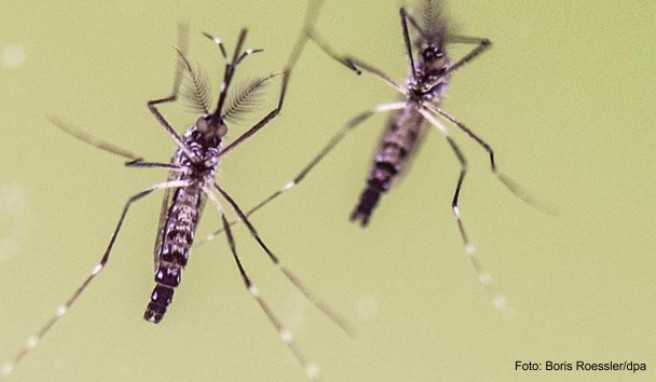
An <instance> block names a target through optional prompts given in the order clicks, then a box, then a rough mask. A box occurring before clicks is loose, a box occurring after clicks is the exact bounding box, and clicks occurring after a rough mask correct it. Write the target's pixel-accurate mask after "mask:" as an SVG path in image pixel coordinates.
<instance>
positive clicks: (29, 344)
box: [0, 180, 189, 379]
mask: <svg viewBox="0 0 656 382" xmlns="http://www.w3.org/2000/svg"><path fill="white" fill-rule="evenodd" d="M188 185H189V182H187V181H177V180H176V181H169V182H163V183H159V184H156V185H154V186H152V187H149V188H147V189H145V190H143V191H141V192H139V193H137V194H135V195H133V196H132V197H130V199H128V201H127V203H126V204H125V206H124V207H123V212H122V213H121V217H120V218H119V220H118V223H117V224H116V228H114V232H112V236H111V238H110V240H109V244H108V245H107V249H105V252H104V253H103V255H102V257H101V258H100V261H98V263H97V264H96V265H95V266H94V267H93V269H92V270H91V273H90V274H89V276H87V278H86V279H85V280H84V282H83V283H82V284H80V286H79V287H78V288H77V289H76V290H75V292H74V293H73V294H72V295H71V296H70V297H69V298H68V299H67V300H66V301H64V303H62V304H61V305H59V306H58V307H57V310H55V313H54V314H53V315H52V316H51V317H50V319H48V321H46V323H45V324H44V325H43V326H42V327H41V328H40V329H39V330H38V331H37V332H36V333H35V334H33V335H31V336H30V337H29V338H28V339H27V341H26V342H25V344H24V345H23V347H21V348H20V349H19V350H18V352H17V353H16V355H15V356H14V358H13V359H12V360H11V361H10V362H8V363H6V364H5V365H4V366H3V367H2V369H1V370H0V379H3V378H4V377H6V376H8V375H9V374H11V372H12V371H13V370H14V368H15V367H16V365H18V364H19V363H20V362H21V361H22V360H23V358H24V357H25V356H26V355H27V354H28V353H30V352H31V351H32V350H33V349H34V348H35V347H36V346H37V345H38V344H39V342H41V339H42V338H43V337H44V336H45V335H46V334H47V333H48V332H49V331H50V329H52V327H53V326H54V325H55V324H56V323H57V322H58V321H59V320H60V319H61V318H62V317H63V316H64V315H66V313H68V311H69V310H70V308H71V306H73V304H74V303H75V302H76V301H77V299H78V297H80V295H81V294H82V292H84V290H85V289H86V288H87V287H88V286H89V284H90V283H91V282H92V281H93V280H94V279H95V278H96V276H98V274H99V273H100V272H101V271H102V270H103V269H105V266H106V265H107V262H108V261H109V256H110V254H111V252H112V248H113V247H114V242H115V241H116V238H117V236H118V233H119V231H120V230H121V226H122V225H123V221H124V220H125V216H126V215H127V213H128V210H129V209H130V206H131V205H132V203H134V202H136V201H138V200H139V199H141V198H143V197H144V196H146V195H148V194H150V193H151V192H153V191H156V190H162V189H166V188H179V187H186V186H188Z"/></svg>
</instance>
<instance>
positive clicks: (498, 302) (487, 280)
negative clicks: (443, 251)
mask: <svg viewBox="0 0 656 382" xmlns="http://www.w3.org/2000/svg"><path fill="white" fill-rule="evenodd" d="M419 112H420V113H421V114H422V115H423V116H424V118H425V119H426V120H427V121H428V122H429V123H430V124H431V125H433V126H434V127H436V128H437V129H438V130H439V131H440V133H441V134H442V135H444V137H445V138H446V140H447V142H449V146H450V147H451V149H452V150H453V152H454V154H455V156H456V158H457V159H458V162H459V163H460V175H459V176H458V182H457V184H456V189H455V192H454V194H453V200H452V202H451V211H452V212H453V216H454V217H455V219H456V223H457V224H458V230H459V231H460V236H461V238H462V242H463V246H464V249H465V253H466V254H467V257H468V258H469V260H470V261H471V263H472V266H473V267H474V271H475V272H476V275H477V277H478V281H479V282H480V283H481V284H482V285H483V287H484V288H485V291H486V292H487V294H488V296H489V298H490V302H491V303H492V306H494V307H495V308H496V309H498V310H499V311H501V312H502V313H503V314H504V316H505V317H506V318H508V319H511V318H513V317H514V316H515V310H514V309H513V308H512V307H511V306H510V305H508V302H507V299H506V297H505V295H504V294H503V293H502V292H501V291H500V290H499V288H498V287H497V286H496V285H495V284H494V282H493V281H494V280H493V279H492V274H491V273H490V272H489V271H488V269H487V267H486V266H485V264H484V263H483V261H482V260H481V258H480V257H478V256H477V255H476V247H475V246H474V244H473V243H472V242H471V241H470V240H469V236H468V235H467V231H466V230H465V225H464V223H463V220H462V216H461V213H460V206H459V204H458V203H459V199H460V191H461V189H462V184H463V181H464V179H465V175H466V173H467V160H466V158H465V156H464V155H463V154H462V151H461V150H460V148H459V147H458V145H457V144H456V142H455V141H454V140H453V139H452V138H451V136H450V134H449V131H448V130H447V128H446V127H445V126H444V125H443V124H442V123H441V122H440V121H439V120H438V119H437V118H435V117H434V116H433V115H432V114H431V113H430V112H429V111H428V110H425V109H420V110H419Z"/></svg>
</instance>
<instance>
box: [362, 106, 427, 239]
mask: <svg viewBox="0 0 656 382" xmlns="http://www.w3.org/2000/svg"><path fill="white" fill-rule="evenodd" d="M422 122H423V117H422V116H421V114H420V113H419V112H418V111H417V109H416V108H415V106H414V105H413V104H408V106H406V108H405V109H403V110H402V111H400V112H399V113H397V114H395V115H394V116H392V117H391V118H390V121H389V124H388V127H387V131H386V132H385V135H384V136H383V140H382V142H381V145H380V148H379V150H378V152H377V154H376V160H375V161H374V165H373V167H372V169H371V171H370V172H369V177H368V178H367V187H366V188H365V190H364V192H362V195H361V196H360V201H359V203H358V205H357V206H356V207H355V209H354V210H353V213H352V214H351V220H352V221H355V220H360V223H361V224H362V225H363V226H365V225H367V224H368V223H369V219H370V217H371V214H372V212H373V210H374V208H375V207H376V204H378V199H379V198H380V196H381V194H382V193H383V192H386V191H387V190H389V188H390V186H391V185H392V181H393V180H394V179H395V178H396V176H397V175H398V174H399V173H400V172H401V171H402V170H403V167H404V165H405V164H406V163H407V161H408V159H409V158H410V157H411V156H412V155H413V154H414V149H415V147H416V144H417V139H418V138H419V135H420V134H421V129H422Z"/></svg>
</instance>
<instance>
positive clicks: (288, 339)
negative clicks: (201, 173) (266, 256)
mask: <svg viewBox="0 0 656 382" xmlns="http://www.w3.org/2000/svg"><path fill="white" fill-rule="evenodd" d="M203 191H204V192H205V194H207V196H208V198H209V199H210V201H212V203H214V205H215V206H216V207H217V209H218V210H219V214H220V215H221V222H222V224H223V229H224V230H225V232H226V238H227V240H228V245H229V246H230V251H231V252H232V257H233V259H234V260H235V263H236V265H237V268H238V269H239V274H240V275H241V278H242V280H243V282H244V285H245V286H246V289H247V290H248V292H249V293H250V295H251V296H253V298H254V299H255V301H256V302H257V304H258V305H259V306H260V309H262V311H263V312H264V314H266V316H267V318H268V319H269V321H270V322H271V324H272V325H273V326H274V328H275V329H276V331H277V332H278V335H279V336H280V339H281V341H282V342H284V343H285V344H286V345H287V347H288V348H289V349H290V350H291V352H292V353H293V354H294V357H295V358H296V360H297V361H298V362H299V363H300V364H301V366H302V367H303V369H304V370H305V374H306V375H307V376H308V377H309V378H310V379H312V380H315V381H319V380H320V372H319V368H318V367H317V365H316V364H315V363H314V362H312V361H311V360H309V358H308V357H307V356H306V355H305V354H304V353H303V352H302V351H301V350H300V349H299V347H298V345H297V344H296V342H295V341H294V336H293V334H292V332H291V331H290V330H289V329H288V328H287V327H285V326H284V325H283V324H282V321H280V319H279V318H278V317H277V316H276V315H275V314H274V313H273V310H272V309H271V307H270V306H269V304H268V303H267V302H266V300H264V298H263V297H262V293H261V292H260V289H259V288H258V287H257V286H256V285H255V284H254V283H253V281H252V280H251V278H250V277H249V276H248V273H247V272H246V269H245V268H244V266H243V264H242V263H241V260H240V258H239V255H238V254H237V244H236V242H235V239H234V236H233V235H232V230H231V228H230V224H229V223H228V220H227V219H226V216H225V212H224V210H223V206H222V205H221V202H220V201H219V199H218V198H217V197H216V195H214V193H213V192H212V190H211V189H208V188H203Z"/></svg>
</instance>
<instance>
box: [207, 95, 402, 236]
mask: <svg viewBox="0 0 656 382" xmlns="http://www.w3.org/2000/svg"><path fill="white" fill-rule="evenodd" d="M404 107H405V103H404V102H393V103H387V104H381V105H378V106H377V107H376V108H374V109H371V110H367V111H365V112H363V113H360V114H358V115H357V116H356V117H355V118H353V119H351V120H350V121H349V122H348V123H347V124H346V126H344V127H343V128H342V129H341V130H339V131H338V132H337V133H336V134H335V135H333V137H332V138H330V140H329V141H328V143H327V144H326V145H325V146H324V147H323V148H322V149H321V150H320V151H319V153H318V154H317V155H316V156H315V157H314V158H312V160H311V161H310V162H309V163H308V164H307V165H306V166H305V167H303V169H302V170H301V171H300V172H299V173H298V175H296V177H295V178H294V179H292V180H290V181H289V182H287V183H285V185H284V186H283V187H282V188H280V189H279V190H277V191H275V192H274V193H272V194H271V195H269V196H267V197H266V198H265V199H264V200H262V201H261V202H259V203H258V204H256V205H255V206H254V207H252V208H250V209H249V210H248V211H246V213H245V215H246V217H250V216H251V215H252V214H253V213H255V212H256V211H258V210H259V209H260V208H262V207H264V206H265V205H267V204H269V203H270V202H271V201H273V200H274V199H276V198H277V197H279V196H280V195H282V194H284V193H286V192H287V191H289V190H291V189H292V188H294V187H295V186H296V185H298V184H299V183H301V181H302V180H303V179H304V178H305V176H306V175H307V174H308V173H309V172H310V171H312V170H313V169H314V167H315V166H316V165H317V164H319V162H321V161H322V160H323V158H325V157H326V155H328V153H330V152H331V151H332V150H333V149H334V148H335V146H337V145H338V144H339V143H340V142H341V141H342V140H343V139H344V137H346V136H347V135H348V134H349V133H350V132H351V131H352V130H353V129H354V128H355V127H356V126H358V125H360V124H361V123H362V122H364V121H366V120H367V119H369V118H370V117H371V116H373V115H374V114H376V113H381V112H385V111H390V110H398V109H402V108H404ZM237 222H239V220H233V221H231V222H230V226H233V225H235V224H236V223H237ZM222 232H223V229H219V230H217V231H214V232H212V233H211V234H209V235H208V236H207V237H205V238H204V239H203V240H199V241H197V242H196V244H195V245H198V246H200V245H203V244H204V243H206V242H208V241H211V240H213V239H214V238H215V237H216V236H218V235H219V234H221V233H222Z"/></svg>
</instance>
